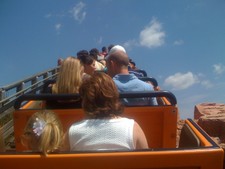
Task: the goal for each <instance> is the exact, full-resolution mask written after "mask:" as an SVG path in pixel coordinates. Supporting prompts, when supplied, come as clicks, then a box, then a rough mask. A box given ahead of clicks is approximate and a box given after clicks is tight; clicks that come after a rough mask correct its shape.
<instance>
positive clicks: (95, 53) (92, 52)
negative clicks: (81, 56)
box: [89, 48, 99, 60]
mask: <svg viewBox="0 0 225 169" xmlns="http://www.w3.org/2000/svg"><path fill="white" fill-rule="evenodd" d="M89 53H90V56H91V57H93V58H94V59H95V60H97V59H98V55H99V50H98V49H97V48H93V49H91V50H90V51H89Z"/></svg>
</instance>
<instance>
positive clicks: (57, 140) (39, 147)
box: [24, 111, 63, 155]
mask: <svg viewBox="0 0 225 169" xmlns="http://www.w3.org/2000/svg"><path fill="white" fill-rule="evenodd" d="M24 136H28V137H29V143H28V145H29V148H30V149H32V151H38V152H41V153H43V154H44V155H47V153H50V152H54V151H56V150H58V149H59V148H60V147H61V146H62V140H63V127H62V124H61V122H60V120H59V118H58V116H57V115H56V114H55V113H54V112H51V111H42V112H36V113H34V114H33V115H32V116H31V117H30V119H29V120H28V122H27V124H26V127H25V129H24Z"/></svg>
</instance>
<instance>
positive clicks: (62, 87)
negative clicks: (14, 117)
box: [43, 56, 84, 109]
mask: <svg viewBox="0 0 225 169" xmlns="http://www.w3.org/2000/svg"><path fill="white" fill-rule="evenodd" d="M83 72H84V68H83V65H82V64H81V62H80V60H79V59H77V58H75V57H72V56H69V57H67V58H66V59H65V60H64V61H63V62H62V65H61V66H60V69H59V74H58V76H57V79H56V83H54V84H53V85H52V86H51V87H50V89H49V91H50V93H52V94H76V93H79V88H80V85H81V83H82V75H83ZM80 105H81V100H80V99H78V100H69V101H64V100H50V101H46V102H43V107H45V108H48V109H51V108H62V107H63V108H65V107H67V108H74V107H80Z"/></svg>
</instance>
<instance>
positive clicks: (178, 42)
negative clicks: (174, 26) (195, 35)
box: [173, 40, 184, 45]
mask: <svg viewBox="0 0 225 169" xmlns="http://www.w3.org/2000/svg"><path fill="white" fill-rule="evenodd" d="M183 43H184V41H183V40H176V41H175V42H174V43H173V44H174V45H182V44H183Z"/></svg>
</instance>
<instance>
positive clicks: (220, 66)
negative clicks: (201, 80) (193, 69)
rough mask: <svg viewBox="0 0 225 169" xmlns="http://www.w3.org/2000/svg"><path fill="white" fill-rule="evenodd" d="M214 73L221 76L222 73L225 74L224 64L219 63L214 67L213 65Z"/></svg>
mask: <svg viewBox="0 0 225 169" xmlns="http://www.w3.org/2000/svg"><path fill="white" fill-rule="evenodd" d="M213 71H214V73H216V74H218V75H220V74H222V73H224V72H225V65H223V64H221V63H219V64H214V65H213Z"/></svg>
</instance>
